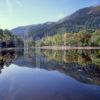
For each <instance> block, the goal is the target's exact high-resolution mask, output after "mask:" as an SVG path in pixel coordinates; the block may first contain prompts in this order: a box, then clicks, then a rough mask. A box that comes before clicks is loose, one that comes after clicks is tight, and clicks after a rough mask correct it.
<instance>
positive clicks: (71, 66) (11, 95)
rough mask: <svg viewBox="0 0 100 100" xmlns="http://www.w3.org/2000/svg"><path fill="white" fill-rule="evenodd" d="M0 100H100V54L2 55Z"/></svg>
mask: <svg viewBox="0 0 100 100" xmlns="http://www.w3.org/2000/svg"><path fill="white" fill-rule="evenodd" d="M0 100H100V50H95V51H94V50H93V51H90V50H88V51H86V50H70V51H57V50H29V51H28V52H27V53H26V52H24V51H23V50H9V51H2V52H1V53H0Z"/></svg>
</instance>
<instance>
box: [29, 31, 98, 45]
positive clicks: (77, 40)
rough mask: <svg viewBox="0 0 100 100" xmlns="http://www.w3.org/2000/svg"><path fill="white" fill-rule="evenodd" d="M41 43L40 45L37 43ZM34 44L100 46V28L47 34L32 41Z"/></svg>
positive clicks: (31, 43)
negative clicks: (92, 30)
mask: <svg viewBox="0 0 100 100" xmlns="http://www.w3.org/2000/svg"><path fill="white" fill-rule="evenodd" d="M37 44H39V45H37ZM30 45H34V46H62V45H64V46H100V30H97V31H95V32H89V31H86V30H82V31H79V32H78V33H74V34H71V33H64V34H60V33H57V34H56V35H54V36H47V37H45V38H42V39H41V40H37V41H34V42H31V41H30Z"/></svg>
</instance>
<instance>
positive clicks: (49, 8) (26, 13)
mask: <svg viewBox="0 0 100 100" xmlns="http://www.w3.org/2000/svg"><path fill="white" fill-rule="evenodd" d="M95 5H100V0H0V28H4V29H5V28H8V29H11V28H14V27H17V26H24V25H30V24H39V23H44V22H48V21H57V20H59V19H61V18H63V17H65V16H68V15H70V14H72V13H73V12H75V11H76V10H78V9H80V8H84V7H88V6H95Z"/></svg>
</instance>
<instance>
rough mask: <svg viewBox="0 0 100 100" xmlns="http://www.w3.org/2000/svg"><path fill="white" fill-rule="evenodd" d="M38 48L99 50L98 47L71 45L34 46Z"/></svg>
mask: <svg viewBox="0 0 100 100" xmlns="http://www.w3.org/2000/svg"><path fill="white" fill-rule="evenodd" d="M35 48H40V49H48V50H100V47H90V46H85V47H72V46H42V47H35Z"/></svg>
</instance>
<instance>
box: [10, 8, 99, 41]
mask: <svg viewBox="0 0 100 100" xmlns="http://www.w3.org/2000/svg"><path fill="white" fill-rule="evenodd" d="M82 29H85V30H90V31H95V30H97V29H100V6H96V7H87V8H83V9H80V10H78V11H76V12H75V13H73V14H72V15H70V16H67V17H65V18H63V19H61V20H59V21H58V22H47V23H43V24H37V25H29V26H22V27H17V28H15V29H12V32H13V33H14V34H16V35H19V36H24V35H26V34H28V36H29V37H32V38H33V39H35V40H37V39H41V38H43V37H46V36H52V35H55V34H56V33H61V34H63V33H65V32H67V33H75V32H79V31H80V30H82Z"/></svg>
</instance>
